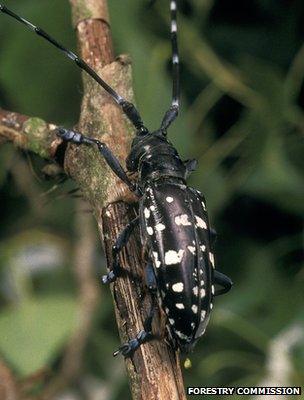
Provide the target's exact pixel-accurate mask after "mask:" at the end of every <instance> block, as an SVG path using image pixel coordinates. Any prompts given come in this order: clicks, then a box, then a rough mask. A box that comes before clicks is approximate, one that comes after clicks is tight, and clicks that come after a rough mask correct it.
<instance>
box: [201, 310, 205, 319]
mask: <svg viewBox="0 0 304 400" xmlns="http://www.w3.org/2000/svg"><path fill="white" fill-rule="evenodd" d="M205 316H206V311H205V310H202V311H201V321H204V319H205Z"/></svg>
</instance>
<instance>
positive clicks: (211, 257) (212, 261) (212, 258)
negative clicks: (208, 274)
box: [209, 252, 214, 268]
mask: <svg viewBox="0 0 304 400" xmlns="http://www.w3.org/2000/svg"><path fill="white" fill-rule="evenodd" d="M209 260H210V262H211V265H212V267H213V268H214V255H213V253H211V252H209Z"/></svg>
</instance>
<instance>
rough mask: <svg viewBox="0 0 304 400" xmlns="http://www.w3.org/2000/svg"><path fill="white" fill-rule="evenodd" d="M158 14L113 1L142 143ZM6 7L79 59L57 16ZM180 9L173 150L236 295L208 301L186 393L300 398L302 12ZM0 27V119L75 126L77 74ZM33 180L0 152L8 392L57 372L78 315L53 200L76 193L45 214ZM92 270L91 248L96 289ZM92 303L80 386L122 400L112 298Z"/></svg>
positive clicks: (161, 7) (156, 104)
mask: <svg viewBox="0 0 304 400" xmlns="http://www.w3.org/2000/svg"><path fill="white" fill-rule="evenodd" d="M167 3H168V2H167V1H161V0H159V1H158V2H157V4H156V5H155V6H154V7H153V8H152V9H149V10H148V9H146V8H145V4H144V2H143V1H141V0H125V1H118V0H109V6H110V14H111V22H112V30H113V37H114V43H115V49H116V54H119V53H122V52H123V53H129V54H131V56H132V59H133V67H134V84H135V92H136V98H137V103H138V105H139V108H140V110H141V112H142V114H143V117H144V119H145V121H147V124H148V126H149V127H151V128H156V127H158V124H159V122H160V116H161V115H162V113H163V112H164V110H165V109H166V107H167V106H168V104H169V101H170V95H171V81H170V64H169V62H168V59H169V57H170V43H169V41H168V12H167V5H168V4H167ZM5 4H6V5H7V6H8V7H11V8H12V9H14V10H16V11H17V12H18V13H20V14H21V15H23V16H25V17H27V18H28V19H30V20H31V21H33V22H35V23H37V24H38V25H40V26H42V27H43V28H44V29H45V30H46V31H48V32H50V33H52V34H53V35H54V36H55V37H56V38H58V39H60V40H61V41H62V42H63V43H65V44H66V45H67V46H69V47H71V48H72V49H75V47H76V43H75V36H74V33H73V29H72V28H71V23H70V9H69V4H68V2H67V1H60V0H53V1H51V2H50V1H48V2H47V1H37V0H24V1H22V2H20V1H16V0H15V1H13V0H10V1H9V0H7V1H5ZM181 6H182V7H181V9H182V10H181V14H180V17H179V40H180V53H181V60H182V111H181V115H180V118H179V120H178V121H177V122H176V123H175V124H174V126H172V128H171V130H170V138H171V139H172V141H173V142H174V143H175V144H176V146H177V148H178V149H179V151H180V153H181V154H182V155H183V156H184V157H185V158H197V159H198V160H199V169H198V171H197V172H195V173H193V175H192V176H191V179H190V181H189V182H190V184H191V185H192V186H194V187H196V188H198V189H199V190H201V191H202V192H203V193H204V194H205V196H206V199H207V203H208V206H209V211H210V218H211V221H212V225H213V226H214V227H215V228H216V230H217V232H218V240H217V252H216V253H217V265H218V268H219V270H221V271H223V272H224V273H226V274H227V275H229V276H231V278H232V279H233V281H234V283H235V286H234V288H233V290H232V291H231V293H230V294H228V295H226V296H222V297H221V298H218V299H216V305H215V309H214V313H213V317H212V320H211V322H210V325H209V328H208V330H207V333H206V335H205V336H204V338H202V339H201V341H200V342H199V344H198V345H197V347H196V349H195V352H194V353H193V355H191V360H192V368H191V369H190V370H186V371H185V374H184V375H185V382H186V385H198V386H222V385H223V386H225V385H230V386H231V385H240V386H241V385H243V386H244V385H256V384H259V383H262V382H264V383H265V384H269V386H273V385H280V384H281V385H282V386H287V385H297V386H300V385H304V373H303V365H304V333H303V331H304V329H303V327H304V310H303V304H304V301H303V300H304V292H303V284H304V269H303V265H302V264H301V257H302V236H301V234H302V222H303V220H302V217H303V211H304V201H303V194H304V193H303V192H304V187H303V175H302V172H303V154H304V153H303V150H304V148H303V133H304V114H303V104H304V91H303V74H304V46H303V43H304V41H303V39H304V29H303V26H304V24H303V22H304V4H303V1H302V0H289V1H287V0H285V1H284V0H249V1H241V0H235V1H226V0H184V1H182V2H181ZM0 18H1V19H0V106H1V107H2V108H5V109H9V110H14V111H17V112H20V113H23V114H27V115H33V116H39V117H41V118H43V119H45V120H47V121H50V122H51V121H53V122H55V123H57V124H60V125H65V126H68V127H70V126H73V124H75V123H76V122H77V115H78V110H79V104H80V99H81V91H82V88H81V79H80V74H79V71H78V70H77V68H75V67H74V66H73V65H71V63H70V62H69V61H67V60H66V59H65V58H64V57H63V56H61V55H60V54H58V52H57V51H56V50H55V49H52V48H50V46H48V45H47V44H46V43H44V42H43V41H42V40H40V39H39V38H37V37H35V36H34V35H33V34H31V32H28V31H25V30H24V27H22V26H20V25H18V24H16V23H14V21H12V20H10V19H8V18H7V17H6V16H4V15H1V16H0ZM43 165H44V163H43V162H42V161H41V160H37V159H35V157H33V156H29V155H27V154H21V153H20V152H17V151H16V150H15V149H14V148H13V147H12V146H11V145H2V146H1V147H0V166H1V168H0V185H1V209H0V215H1V233H0V240H1V241H0V252H1V253H0V274H1V284H0V304H1V309H0V332H1V335H0V354H1V355H2V356H3V358H4V359H5V360H6V362H7V364H8V365H9V366H10V367H11V368H12V369H13V370H14V372H15V373H16V375H17V376H19V377H26V376H28V375H29V374H31V373H34V372H35V371H36V370H37V369H40V368H43V367H45V366H48V367H50V368H53V369H54V370H55V371H56V366H57V364H58V360H60V356H61V354H62V350H63V348H64V344H65V343H66V341H67V340H68V337H69V336H70V335H71V334H72V332H73V326H74V325H73V316H74V313H75V312H76V302H75V293H76V291H77V287H76V286H77V285H76V283H75V282H74V281H73V277H72V273H71V261H70V260H71V259H72V257H71V253H72V252H73V245H74V244H75V241H76V239H77V231H76V228H75V216H76V215H77V211H75V210H74V200H73V199H71V198H69V197H66V196H65V197H64V196H63V197H61V198H57V196H56V195H58V193H59V194H60V193H63V192H66V191H67V190H69V189H71V188H73V185H72V183H68V184H65V185H64V186H62V187H60V188H59V189H58V190H57V191H55V194H56V195H55V194H54V192H53V193H52V194H50V195H49V196H46V197H43V199H45V198H47V199H48V205H47V206H45V205H42V204H44V203H45V201H44V200H43V201H42V200H41V199H42V198H41V193H44V192H45V191H47V190H48V189H49V188H51V187H52V186H53V185H54V182H45V181H43V180H41V179H37V175H38V176H39V177H41V175H42V174H41V167H42V166H43ZM32 170H34V172H32ZM96 236H97V235H96ZM101 270H102V271H104V270H105V263H104V258H103V256H102V254H101V253H100V250H99V245H98V244H97V239H96V279H97V277H98V276H99V275H100V273H101ZM100 291H101V292H102V301H101V303H100V307H99V309H98V312H97V315H96V316H95V323H94V328H93V330H92V332H91V334H90V339H89V343H88V345H87V350H86V355H85V361H84V366H83V368H84V375H83V376H84V377H85V378H86V379H87V380H88V379H89V378H90V379H91V381H92V379H93V378H94V380H93V382H94V385H95V386H96V385H97V386H98V387H107V390H108V395H107V397H104V398H107V399H118V398H121V396H122V395H123V396H124V398H125V399H126V398H127V395H126V385H127V382H126V379H125V377H124V374H123V363H122V361H121V360H116V359H115V360H112V356H111V350H112V349H115V348H116V347H117V346H118V345H119V339H118V337H117V336H118V335H117V331H116V327H115V323H114V318H113V310H112V304H111V299H110V294H109V290H108V289H107V288H100ZM119 368H120V369H119ZM114 371H115V373H114ZM117 371H121V373H117ZM278 371H279V372H278ZM85 378H84V379H85ZM91 381H90V382H91ZM92 385H93V384H92ZM80 388H81V383H78V384H75V385H74V386H73V388H70V389H69V390H71V393H73V396H75V399H78V398H83V397H81V395H80V393H81V390H80ZM89 391H90V390H89ZM77 396H79V397H77ZM88 398H89V397H88Z"/></svg>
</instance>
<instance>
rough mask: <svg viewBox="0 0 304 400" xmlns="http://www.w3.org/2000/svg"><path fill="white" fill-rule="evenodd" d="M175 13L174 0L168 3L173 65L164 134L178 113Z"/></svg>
mask: <svg viewBox="0 0 304 400" xmlns="http://www.w3.org/2000/svg"><path fill="white" fill-rule="evenodd" d="M176 11H177V4H176V0H171V1H170V13H171V45H172V65H173V88H172V103H171V107H170V108H169V110H167V112H166V113H165V115H164V117H163V120H162V123H161V127H160V129H161V131H162V132H163V133H164V134H165V133H166V130H167V128H168V127H169V126H170V125H171V124H172V122H173V121H174V120H175V118H176V117H177V115H178V111H179V92H180V88H179V86H180V82H179V57H178V46H177V24H176Z"/></svg>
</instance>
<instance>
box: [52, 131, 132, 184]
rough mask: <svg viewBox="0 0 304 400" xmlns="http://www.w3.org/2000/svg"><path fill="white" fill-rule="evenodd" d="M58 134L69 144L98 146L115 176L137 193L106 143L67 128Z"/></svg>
mask: <svg viewBox="0 0 304 400" xmlns="http://www.w3.org/2000/svg"><path fill="white" fill-rule="evenodd" d="M57 134H58V136H59V137H61V138H62V139H63V140H65V141H67V142H72V143H75V144H78V145H80V144H87V145H93V146H97V148H98V150H99V152H100V154H101V155H102V156H103V157H104V159H105V160H106V163H107V164H108V165H109V167H110V168H111V169H112V171H113V172H114V174H116V175H117V176H118V177H119V178H120V179H121V180H122V181H123V182H125V183H126V184H127V185H128V186H129V188H130V190H132V191H136V186H135V185H134V184H133V183H132V182H131V181H130V180H129V178H128V177H127V174H126V172H125V171H124V169H123V167H122V166H121V164H120V162H119V161H118V159H117V158H116V157H115V156H114V154H113V153H112V152H111V150H110V149H109V148H108V146H107V145H106V144H105V143H102V142H100V141H99V140H97V139H93V138H90V137H87V136H85V135H83V134H82V133H80V132H77V131H73V130H69V129H65V128H58V133H57Z"/></svg>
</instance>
